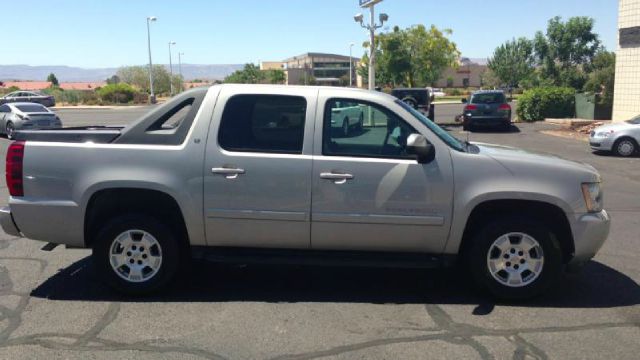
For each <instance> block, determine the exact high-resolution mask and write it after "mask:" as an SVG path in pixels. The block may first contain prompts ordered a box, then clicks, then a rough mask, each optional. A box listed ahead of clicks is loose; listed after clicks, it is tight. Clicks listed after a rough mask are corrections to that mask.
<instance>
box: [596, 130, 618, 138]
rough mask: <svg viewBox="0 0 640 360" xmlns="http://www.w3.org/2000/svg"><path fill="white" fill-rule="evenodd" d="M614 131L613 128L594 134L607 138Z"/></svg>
mask: <svg viewBox="0 0 640 360" xmlns="http://www.w3.org/2000/svg"><path fill="white" fill-rule="evenodd" d="M614 132H615V131H613V130H609V131H602V132H599V133H597V134H596V137H604V138H607V137H609V136H611V135H612V134H613V133H614Z"/></svg>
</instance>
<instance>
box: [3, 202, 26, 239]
mask: <svg viewBox="0 0 640 360" xmlns="http://www.w3.org/2000/svg"><path fill="white" fill-rule="evenodd" d="M0 226H2V230H4V232H5V233H7V234H9V235H12V236H22V234H21V233H20V230H18V227H17V226H16V223H15V221H13V216H12V215H11V208H9V207H8V206H6V207H3V208H1V209H0Z"/></svg>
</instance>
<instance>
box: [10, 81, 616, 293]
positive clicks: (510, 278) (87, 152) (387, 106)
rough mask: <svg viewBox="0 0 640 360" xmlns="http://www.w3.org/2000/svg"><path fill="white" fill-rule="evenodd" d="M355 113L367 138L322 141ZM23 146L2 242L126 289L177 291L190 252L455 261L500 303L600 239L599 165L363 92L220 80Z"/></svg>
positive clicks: (230, 256) (533, 287)
mask: <svg viewBox="0 0 640 360" xmlns="http://www.w3.org/2000/svg"><path fill="white" fill-rule="evenodd" d="M345 104H349V105H350V106H346V107H345ZM357 107H361V108H363V110H364V114H365V122H364V129H363V131H361V132H359V133H357V134H353V135H350V136H348V137H345V136H343V135H342V134H340V133H336V132H335V131H333V129H332V128H331V125H330V122H331V121H332V119H333V113H334V112H333V111H332V110H333V109H345V108H349V109H356V108H357ZM183 110H185V111H183ZM180 114H182V115H181V116H179V115H180ZM175 116H178V119H174V117H175ZM369 116H370V117H369ZM167 123H168V124H175V125H171V126H168V127H167V126H166V124H167ZM16 139H17V140H18V141H15V142H13V143H12V144H11V145H10V146H9V148H8V150H7V153H8V156H7V161H6V165H5V167H6V173H7V176H6V179H7V189H8V192H9V194H10V195H11V196H10V198H9V206H8V207H5V208H2V209H1V210H0V225H1V226H2V228H3V229H4V231H5V232H6V233H7V234H9V235H13V236H25V237H27V238H31V239H37V240H42V241H47V242H50V243H51V245H49V246H46V247H45V248H44V250H51V249H52V248H53V247H55V244H65V245H67V246H69V247H84V248H92V249H93V255H92V257H93V267H94V269H95V270H96V271H97V273H98V274H99V275H100V276H101V277H102V278H103V279H104V281H105V282H106V283H108V284H110V285H111V286H112V287H114V288H115V289H117V290H119V291H122V292H125V293H131V294H145V293H150V292H153V291H155V290H158V289H160V288H161V287H162V286H165V285H167V284H168V283H169V282H170V281H173V280H180V281H184V280H185V278H184V277H182V278H181V277H180V276H181V275H184V274H183V273H181V272H180V271H179V269H180V267H182V266H184V265H185V264H187V263H188V261H189V257H190V255H196V256H199V257H202V258H206V259H209V260H212V261H223V262H224V261H226V262H240V263H245V262H249V261H254V262H270V263H274V262H276V263H277V262H280V263H288V264H291V263H300V264H323V265H341V266H344V265H352V266H358V265H360V266H362V265H364V266H383V267H394V266H401V267H433V266H444V265H454V264H456V263H458V262H459V263H460V264H464V265H465V266H466V268H467V270H468V272H467V274H468V275H467V276H468V277H469V278H472V279H474V280H475V281H476V282H477V283H478V284H479V285H480V286H482V287H483V288H484V289H486V290H488V291H489V292H491V293H493V294H494V295H495V296H496V297H499V298H505V299H521V298H528V297H532V296H535V295H538V294H540V293H542V292H544V291H545V290H546V289H547V288H548V287H549V286H551V285H552V284H553V283H554V282H555V281H556V280H558V279H559V278H560V277H561V274H562V272H563V270H564V269H565V268H572V267H574V268H576V269H578V268H580V266H581V265H582V264H584V263H586V262H587V261H589V259H591V258H592V257H593V256H594V255H595V254H596V252H597V251H598V250H599V249H600V247H601V246H602V244H603V242H604V241H605V239H606V238H607V234H608V233H609V225H610V220H609V215H608V214H607V212H606V211H605V210H603V197H602V192H601V188H600V182H601V180H600V174H598V172H597V171H596V169H594V168H593V167H592V166H589V165H587V164H583V163H578V162H573V161H568V160H563V159H560V158H557V157H551V156H546V155H543V154H536V153H530V152H526V151H524V150H520V149H516V148H510V147H506V146H497V145H490V144H474V143H468V142H461V141H459V140H458V139H456V138H455V137H453V136H451V135H450V134H449V133H448V132H447V131H445V130H444V129H442V128H440V127H439V126H438V125H436V124H435V123H434V122H433V121H431V120H429V119H428V118H426V117H425V116H424V114H422V113H421V112H419V111H417V110H415V109H414V108H413V107H411V106H408V105H407V104H406V103H404V102H402V101H400V100H399V99H396V98H394V97H393V96H390V95H388V94H384V93H380V92H374V91H364V90H354V89H346V88H331V87H311V86H277V85H236V84H224V85H216V86H213V87H210V88H199V89H193V90H189V91H185V92H183V93H181V94H179V95H177V96H175V97H173V98H172V99H171V100H169V101H167V102H166V103H164V104H163V105H160V106H159V107H157V108H155V109H154V110H153V111H151V112H150V113H148V114H146V115H145V116H143V117H142V118H140V119H139V120H138V121H136V122H135V123H133V124H131V125H129V126H127V127H125V128H122V127H114V126H111V127H87V128H84V129H82V128H72V129H62V130H49V131H23V132H18V133H17V137H16ZM276 281H277V279H276Z"/></svg>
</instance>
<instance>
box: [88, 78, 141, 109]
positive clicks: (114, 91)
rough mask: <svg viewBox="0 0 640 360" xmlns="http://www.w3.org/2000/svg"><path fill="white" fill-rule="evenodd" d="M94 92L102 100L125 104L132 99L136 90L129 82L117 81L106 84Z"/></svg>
mask: <svg viewBox="0 0 640 360" xmlns="http://www.w3.org/2000/svg"><path fill="white" fill-rule="evenodd" d="M96 93H97V94H98V97H100V99H101V100H102V101H103V102H108V103H118V104H126V103H129V102H131V101H132V100H133V97H134V96H135V94H136V93H137V91H136V89H134V88H133V87H132V86H131V85H129V84H125V83H119V84H109V85H106V86H104V87H102V88H100V89H98V90H96Z"/></svg>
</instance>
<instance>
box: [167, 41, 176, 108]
mask: <svg viewBox="0 0 640 360" xmlns="http://www.w3.org/2000/svg"><path fill="white" fill-rule="evenodd" d="M175 44H176V42H175V41H169V89H170V90H169V91H170V96H173V63H172V62H171V46H172V45H175Z"/></svg>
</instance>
